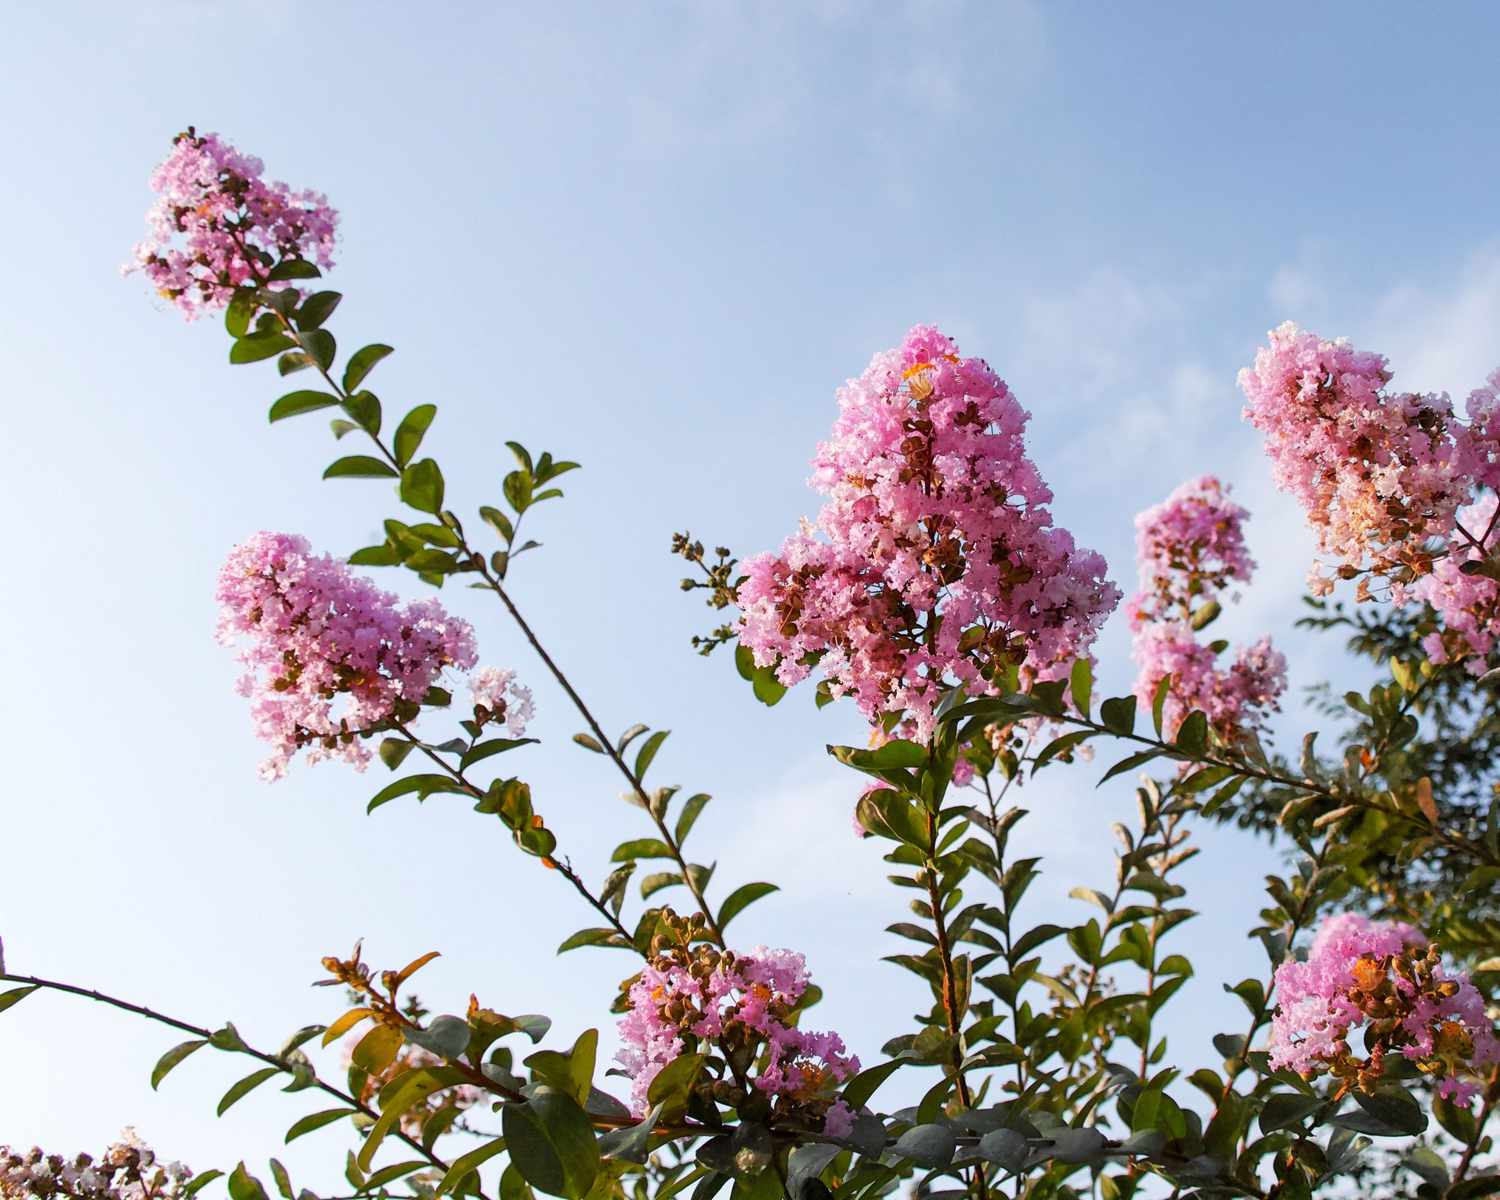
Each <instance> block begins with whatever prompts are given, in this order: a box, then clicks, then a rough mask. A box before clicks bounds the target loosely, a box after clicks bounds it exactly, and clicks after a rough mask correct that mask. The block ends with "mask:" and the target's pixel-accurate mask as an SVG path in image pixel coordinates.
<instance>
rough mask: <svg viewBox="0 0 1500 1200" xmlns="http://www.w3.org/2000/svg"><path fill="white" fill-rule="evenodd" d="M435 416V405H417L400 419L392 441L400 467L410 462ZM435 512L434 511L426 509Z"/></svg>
mask: <svg viewBox="0 0 1500 1200" xmlns="http://www.w3.org/2000/svg"><path fill="white" fill-rule="evenodd" d="M435 416H437V405H435V404H419V405H417V407H416V408H414V409H412V410H411V412H409V413H407V414H406V416H404V417H403V418H402V419H401V424H400V425H398V426H396V432H395V434H394V436H393V441H394V444H395V449H396V461H397V462H398V463H399V464H400V465H401V466H403V467H404V466H406V464H407V463H409V462H411V458H412V455H414V454H415V453H416V452H417V447H418V446H420V445H421V444H422V438H423V436H424V435H425V434H426V433H427V427H428V426H429V425H431V424H432V418H433V417H435ZM427 511H428V512H435V511H436V509H428V510H427Z"/></svg>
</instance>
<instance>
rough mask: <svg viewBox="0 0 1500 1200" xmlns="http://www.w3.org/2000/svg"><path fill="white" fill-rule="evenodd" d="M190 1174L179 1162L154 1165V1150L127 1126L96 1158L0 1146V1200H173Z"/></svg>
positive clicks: (185, 1185) (86, 1155) (183, 1188)
mask: <svg viewBox="0 0 1500 1200" xmlns="http://www.w3.org/2000/svg"><path fill="white" fill-rule="evenodd" d="M192 1178H193V1173H192V1171H190V1170H189V1169H188V1168H187V1167H185V1166H183V1165H182V1164H181V1163H179V1162H174V1163H162V1162H159V1161H157V1158H156V1154H155V1152H154V1151H153V1150H152V1149H151V1148H150V1147H149V1146H147V1145H146V1144H145V1143H144V1142H142V1141H141V1139H140V1138H139V1137H137V1136H136V1132H135V1130H134V1129H131V1128H127V1129H125V1131H124V1132H123V1133H121V1134H120V1140H119V1141H118V1142H116V1143H115V1144H114V1145H112V1146H110V1148H109V1149H108V1150H106V1151H105V1152H104V1153H103V1154H101V1155H100V1156H99V1157H98V1158H97V1159H96V1158H94V1157H93V1156H92V1155H89V1154H75V1155H73V1156H72V1157H71V1158H64V1157H63V1156H62V1155H60V1154H44V1153H43V1152H42V1151H41V1150H40V1149H39V1148H37V1147H32V1148H31V1149H30V1150H26V1151H20V1150H12V1149H11V1148H10V1147H9V1146H0V1198H3V1200H53V1197H76V1200H174V1198H175V1197H178V1196H182V1195H183V1194H184V1193H185V1190H186V1187H187V1184H188V1181H189V1180H191V1179H192Z"/></svg>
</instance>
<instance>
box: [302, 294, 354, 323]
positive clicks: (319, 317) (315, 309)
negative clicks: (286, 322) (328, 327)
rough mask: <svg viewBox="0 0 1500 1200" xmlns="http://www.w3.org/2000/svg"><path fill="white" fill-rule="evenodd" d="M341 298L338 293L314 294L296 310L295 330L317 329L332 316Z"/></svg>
mask: <svg viewBox="0 0 1500 1200" xmlns="http://www.w3.org/2000/svg"><path fill="white" fill-rule="evenodd" d="M342 299H343V296H341V295H339V293H338V292H314V293H313V294H312V295H311V296H309V297H308V298H307V299H306V300H304V301H303V302H302V304H301V306H300V307H299V308H298V309H297V328H299V329H317V328H319V327H320V326H321V325H322V324H323V322H324V321H326V320H328V318H329V317H331V316H333V310H334V309H336V308H337V307H338V306H339V301H340V300H342Z"/></svg>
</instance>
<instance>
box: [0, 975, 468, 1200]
mask: <svg viewBox="0 0 1500 1200" xmlns="http://www.w3.org/2000/svg"><path fill="white" fill-rule="evenodd" d="M0 981H4V982H6V983H18V984H22V985H25V986H28V987H34V988H40V989H42V990H44V991H51V992H61V993H64V994H66V995H70V996H81V997H83V998H84V999H85V1000H94V1001H96V1002H98V1003H100V1004H106V1005H108V1006H109V1007H111V1008H117V1009H120V1010H121V1011H122V1012H128V1013H132V1014H134V1015H135V1016H138V1017H144V1018H145V1019H146V1020H148V1021H155V1022H156V1023H157V1024H158V1025H165V1026H167V1027H168V1028H170V1029H176V1030H178V1031H180V1032H182V1033H187V1034H191V1035H192V1036H193V1037H196V1038H201V1039H202V1040H203V1041H205V1042H207V1043H208V1044H209V1045H211V1046H213V1047H215V1048H216V1049H220V1050H228V1051H231V1052H233V1053H236V1054H244V1055H247V1056H248V1057H250V1058H254V1059H258V1060H259V1061H261V1062H263V1063H265V1064H266V1065H267V1066H271V1067H275V1068H277V1069H278V1070H281V1071H285V1072H286V1073H287V1074H289V1075H292V1076H294V1077H295V1076H298V1075H299V1074H300V1075H303V1076H304V1077H305V1078H307V1080H308V1086H310V1087H315V1088H317V1089H318V1090H319V1091H321V1092H324V1093H325V1094H327V1095H329V1096H332V1097H333V1098H334V1099H335V1100H338V1101H339V1102H340V1103H342V1104H347V1105H348V1106H349V1107H350V1108H352V1109H355V1110H357V1111H358V1112H360V1113H362V1114H363V1115H364V1116H366V1117H369V1118H370V1119H371V1120H378V1119H379V1117H380V1114H379V1113H378V1112H376V1111H375V1110H374V1109H372V1108H371V1107H370V1106H369V1105H368V1104H365V1103H364V1102H363V1101H362V1100H360V1099H359V1098H358V1097H355V1096H351V1095H350V1094H349V1093H348V1092H345V1091H343V1090H342V1089H340V1088H337V1087H334V1086H333V1085H332V1084H330V1083H326V1082H324V1081H323V1080H322V1079H320V1078H319V1077H318V1075H317V1072H315V1071H314V1070H313V1069H312V1067H311V1065H309V1064H302V1063H298V1064H293V1063H292V1062H291V1061H290V1060H289V1059H288V1058H287V1057H282V1056H278V1055H275V1054H267V1053H266V1052H265V1051H263V1050H257V1049H255V1048H254V1047H253V1046H251V1045H249V1044H248V1043H246V1042H245V1040H244V1039H243V1038H242V1037H241V1036H240V1034H239V1032H238V1030H235V1029H234V1028H233V1026H229V1025H226V1026H225V1027H224V1029H222V1030H218V1031H215V1030H211V1029H206V1028H204V1027H203V1026H201V1025H194V1024H192V1023H191V1022H188V1021H182V1020H179V1019H178V1018H176V1017H169V1016H167V1015H166V1014H165V1013H159V1012H157V1011H155V1010H154V1009H151V1008H147V1007H146V1006H145V1005H143V1004H132V1003H131V1002H130V1001H129V1000H122V999H120V998H119V997H118V996H111V995H108V994H107V993H105V992H101V991H98V990H97V989H95V988H85V987H79V986H78V985H76V984H71V983H63V982H61V981H60V980H56V979H44V978H42V977H40V976H37V975H15V974H9V973H6V974H0ZM494 1086H495V1085H494V1084H493V1082H490V1081H488V1080H487V1081H486V1087H488V1088H489V1089H490V1090H494ZM391 1135H392V1136H393V1137H396V1138H398V1139H399V1140H400V1141H402V1142H405V1143H406V1144H407V1145H408V1146H410V1147H411V1148H412V1149H413V1150H415V1151H417V1153H419V1154H420V1155H421V1156H422V1157H423V1158H424V1159H426V1160H427V1162H429V1163H430V1164H431V1165H432V1166H434V1167H437V1168H438V1169H439V1170H441V1171H443V1172H444V1173H446V1172H447V1171H448V1168H449V1164H448V1163H447V1162H446V1161H444V1160H443V1159H441V1158H439V1157H438V1156H437V1155H436V1154H434V1153H433V1152H432V1151H431V1150H429V1149H428V1148H427V1147H426V1146H424V1145H422V1142H421V1140H420V1139H418V1138H413V1137H409V1136H408V1135H407V1134H405V1133H403V1132H401V1131H400V1130H399V1129H396V1130H392V1131H391ZM478 1194H479V1196H480V1197H481V1200H488V1197H486V1196H485V1194H484V1193H483V1192H480V1193H478Z"/></svg>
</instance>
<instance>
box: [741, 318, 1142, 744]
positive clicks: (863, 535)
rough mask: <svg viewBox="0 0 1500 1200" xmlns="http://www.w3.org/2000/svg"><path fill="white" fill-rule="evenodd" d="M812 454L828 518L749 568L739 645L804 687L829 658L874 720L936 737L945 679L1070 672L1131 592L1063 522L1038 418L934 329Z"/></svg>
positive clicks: (979, 684) (885, 368) (844, 688)
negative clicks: (1046, 475) (1033, 434)
mask: <svg viewBox="0 0 1500 1200" xmlns="http://www.w3.org/2000/svg"><path fill="white" fill-rule="evenodd" d="M838 400H839V407H840V412H839V416H838V419H837V421H836V422H835V424H834V428H833V437H832V439H831V440H830V441H828V442H825V443H824V444H823V445H822V446H820V447H819V449H818V452H817V455H816V456H815V458H814V459H813V465H814V474H813V478H812V483H813V486H814V487H816V488H817V489H818V490H819V491H820V492H822V493H823V494H824V495H826V496H827V497H828V501H827V503H826V504H825V505H824V506H823V509H822V511H821V513H820V514H819V516H818V521H817V524H816V526H813V525H809V524H807V523H805V522H804V524H803V527H802V528H801V529H800V530H799V531H798V532H797V533H796V534H794V535H793V536H792V537H790V538H788V539H787V541H786V543H785V544H784V545H783V546H782V549H781V552H780V553H779V554H761V555H759V556H757V557H755V558H752V559H750V560H748V561H747V562H746V563H745V564H744V567H743V569H744V572H745V576H746V578H745V580H744V581H743V582H742V583H741V584H740V586H739V589H738V597H737V599H738V603H739V606H740V608H741V610H742V616H741V619H740V622H739V626H738V633H739V637H740V641H741V642H742V643H743V644H744V645H745V646H746V647H747V648H748V649H749V650H750V651H751V653H752V654H753V655H754V658H755V662H756V664H757V665H758V666H762V667H767V666H774V667H775V669H776V675H777V678H778V679H779V680H780V681H781V682H782V683H783V684H786V685H788V686H790V685H792V684H795V683H797V682H799V681H800V680H802V679H804V678H806V676H807V675H808V673H809V671H810V670H811V666H812V665H813V664H814V663H816V664H817V665H819V666H820V667H821V669H822V671H823V673H824V675H825V676H826V677H827V678H828V680H829V681H830V684H831V688H832V691H833V693H834V694H835V695H845V694H847V695H851V696H853V697H854V698H855V700H856V702H857V703H858V705H859V707H860V710H861V711H862V712H863V713H864V714H865V715H866V716H867V717H868V718H870V719H871V720H872V721H874V720H876V719H877V718H878V717H879V716H880V715H881V714H883V713H888V712H904V713H907V714H909V716H910V717H911V719H912V720H913V721H914V722H915V724H916V727H917V731H918V734H919V736H921V737H922V738H924V739H925V738H926V737H928V736H930V734H931V730H932V726H933V708H934V706H935V704H936V703H937V701H938V699H939V697H940V696H941V695H942V693H943V690H944V688H945V687H946V686H947V685H949V684H951V683H964V684H966V685H968V686H969V687H970V689H971V690H973V691H977V692H986V691H990V690H992V687H991V684H990V682H989V681H990V679H991V677H992V676H993V675H994V674H995V673H996V672H997V671H998V670H999V669H1001V668H1002V667H1004V666H1005V665H1007V664H1009V665H1015V666H1018V667H1020V668H1021V669H1022V670H1023V672H1024V673H1025V674H1026V676H1027V677H1028V678H1030V679H1048V678H1055V677H1060V676H1062V675H1065V674H1066V672H1067V670H1068V668H1069V665H1070V664H1071V662H1072V661H1073V660H1074V659H1075V658H1077V657H1078V656H1079V655H1081V654H1084V653H1086V652H1087V650H1088V647H1089V645H1090V644H1091V643H1092V642H1093V640H1094V638H1095V636H1096V635H1097V633H1098V631H1099V627H1100V625H1101V624H1102V623H1103V621H1104V619H1105V617H1107V616H1108V615H1109V613H1110V612H1111V611H1112V610H1113V609H1114V607H1115V605H1116V604H1118V602H1119V598H1120V595H1119V591H1118V590H1117V589H1116V588H1115V587H1114V585H1113V584H1111V583H1109V582H1108V581H1107V580H1106V579H1105V578H1104V572H1105V563H1104V560H1103V558H1101V557H1100V556H1099V555H1098V554H1096V553H1094V552H1093V551H1091V550H1084V549H1080V548H1079V547H1077V546H1076V545H1075V544H1074V542H1073V538H1072V536H1071V535H1070V534H1069V533H1068V532H1067V531H1066V530H1063V529H1059V528H1057V527H1055V526H1054V525H1053V524H1052V517H1051V514H1050V513H1049V511H1048V510H1047V507H1046V505H1047V504H1048V503H1049V502H1050V501H1051V499H1052V493H1051V491H1049V490H1048V488H1047V486H1046V484H1045V483H1043V482H1042V479H1041V476H1040V474H1039V473H1038V472H1037V468H1036V466H1035V464H1034V463H1033V462H1032V461H1031V460H1030V459H1029V458H1028V457H1027V455H1026V446H1025V439H1024V433H1025V427H1026V421H1027V413H1026V411H1025V410H1024V409H1022V408H1021V406H1020V405H1019V404H1018V403H1017V402H1016V399H1015V397H1014V396H1013V395H1012V394H1011V392H1010V390H1009V388H1007V387H1006V385H1005V382H1004V381H1003V380H1002V379H1001V378H1000V377H999V376H998V375H996V374H995V372H994V371H992V370H991V369H990V367H989V366H988V365H987V364H986V363H985V362H983V361H982V360H980V359H977V358H968V359H964V358H960V357H959V355H958V347H957V345H956V344H955V343H954V342H953V341H952V340H951V339H949V338H948V337H946V336H944V335H943V334H942V333H940V332H939V331H938V330H936V329H933V328H931V327H928V326H918V327H917V328H915V329H913V330H912V331H911V332H910V333H909V334H908V335H907V337H906V340H905V341H904V342H903V343H902V344H901V345H900V346H899V347H898V348H896V349H894V350H887V351H883V352H881V353H879V354H877V355H876V356H875V357H874V359H873V360H872V361H871V363H870V366H869V367H868V368H867V369H866V371H865V372H864V374H863V375H861V376H860V377H859V378H858V379H854V380H851V381H849V382H848V383H847V384H846V385H845V386H844V387H843V388H842V389H840V391H839V394H838Z"/></svg>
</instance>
